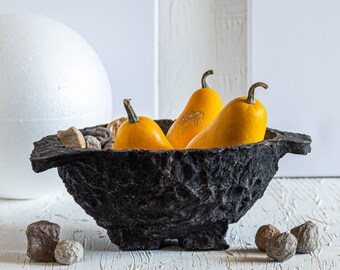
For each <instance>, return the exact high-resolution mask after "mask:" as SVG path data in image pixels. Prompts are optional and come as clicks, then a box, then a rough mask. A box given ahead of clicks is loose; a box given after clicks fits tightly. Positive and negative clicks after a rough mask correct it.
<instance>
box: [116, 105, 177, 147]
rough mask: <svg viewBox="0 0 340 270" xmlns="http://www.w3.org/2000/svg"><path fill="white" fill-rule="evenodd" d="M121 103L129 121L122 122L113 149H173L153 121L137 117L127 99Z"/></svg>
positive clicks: (144, 117)
mask: <svg viewBox="0 0 340 270" xmlns="http://www.w3.org/2000/svg"><path fill="white" fill-rule="evenodd" d="M123 103H124V107H125V109H126V112H127V114H128V119H129V121H126V122H124V123H123V124H122V125H121V126H120V128H119V129H118V132H117V135H116V141H115V143H114V146H113V149H116V150H128V149H145V150H169V149H173V147H172V146H171V144H170V143H169V141H168V139H167V138H166V137H165V135H164V133H163V131H162V130H161V128H160V127H159V126H158V125H157V123H156V122H155V121H153V120H152V119H150V118H149V117H146V116H137V115H136V113H135V112H134V110H133V108H132V106H131V104H130V100H129V99H124V102H123Z"/></svg>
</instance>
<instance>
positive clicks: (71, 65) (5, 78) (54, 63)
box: [0, 14, 112, 199]
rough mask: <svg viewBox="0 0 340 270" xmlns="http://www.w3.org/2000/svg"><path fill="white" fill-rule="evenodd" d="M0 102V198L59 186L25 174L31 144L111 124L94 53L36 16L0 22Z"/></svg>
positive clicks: (49, 177)
mask: <svg viewBox="0 0 340 270" xmlns="http://www.w3.org/2000/svg"><path fill="white" fill-rule="evenodd" d="M0 95H1V96H0V125H1V128H0V130H1V131H0V197H2V198H16V199H23V198H34V197H38V196H41V195H44V194H49V193H52V192H54V191H56V190H57V189H59V188H61V187H62V181H61V179H60V178H58V177H57V173H56V170H55V169H54V170H49V171H47V172H43V173H40V174H36V173H34V172H33V171H32V169H31V164H30V161H29V157H30V154H31V151H32V149H33V142H34V141H37V140H39V139H41V138H42V137H44V136H46V135H49V134H55V133H56V132H57V130H60V129H66V128H68V127H70V126H76V127H78V128H83V127H86V126H92V125H96V124H101V123H105V122H109V121H110V120H111V118H112V104H111V103H112V93H111V88H110V83H109V79H108V77H107V74H106V71H105V69H104V67H103V64H102V63H101V61H100V59H99V58H98V56H97V54H96V53H95V52H94V50H93V49H92V48H91V46H90V45H89V44H88V43H87V42H86V41H85V40H84V39H83V38H82V37H81V36H80V35H79V34H77V33H76V32H75V31H73V30H72V29H70V28H68V27H66V26H65V25H63V24H61V23H60V22H57V21H54V20H52V19H49V18H46V17H43V16H39V15H33V14H4V15H0Z"/></svg>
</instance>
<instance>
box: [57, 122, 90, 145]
mask: <svg viewBox="0 0 340 270" xmlns="http://www.w3.org/2000/svg"><path fill="white" fill-rule="evenodd" d="M57 136H58V139H59V140H60V142H61V143H62V144H63V145H69V146H75V147H79V148H86V142H85V139H84V136H83V134H82V133H81V132H80V131H79V129H77V128H75V127H70V128H68V129H66V130H58V132H57Z"/></svg>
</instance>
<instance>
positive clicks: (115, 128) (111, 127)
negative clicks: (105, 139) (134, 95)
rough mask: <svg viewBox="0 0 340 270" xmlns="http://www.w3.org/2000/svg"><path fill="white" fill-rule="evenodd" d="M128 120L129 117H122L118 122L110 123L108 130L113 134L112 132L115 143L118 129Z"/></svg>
mask: <svg viewBox="0 0 340 270" xmlns="http://www.w3.org/2000/svg"><path fill="white" fill-rule="evenodd" d="M126 120H128V118H127V117H120V118H118V119H116V120H113V121H112V122H110V123H109V124H108V125H107V127H106V128H108V129H109V130H110V131H111V132H112V140H113V141H115V140H116V135H117V132H118V129H119V128H120V126H121V125H122V124H123V123H124V122H125V121H126Z"/></svg>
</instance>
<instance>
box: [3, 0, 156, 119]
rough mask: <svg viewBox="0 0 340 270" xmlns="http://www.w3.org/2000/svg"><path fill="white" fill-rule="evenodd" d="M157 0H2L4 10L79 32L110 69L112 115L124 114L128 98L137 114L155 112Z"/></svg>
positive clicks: (152, 114) (154, 114) (152, 113)
mask: <svg viewBox="0 0 340 270" xmlns="http://www.w3.org/2000/svg"><path fill="white" fill-rule="evenodd" d="M156 3H157V2H156V1H155V0H143V1H140V0H124V1H119V0H99V1H84V0H71V1H70V0H58V1H56V0H1V3H0V13H9V12H16V13H17V12H29V13H36V14H40V15H45V16H47V17H50V18H53V19H56V20H58V21H60V22H62V23H64V24H65V25H67V26H69V27H71V28H72V29H74V30H75V31H77V32H78V33H80V34H81V35H82V36H83V37H84V38H85V39H86V40H87V41H88V42H89V43H90V45H91V46H92V47H93V48H94V49H95V51H96V52H97V54H98V55H99V57H100V58H101V60H102V61H103V63H104V66H105V67H106V69H107V72H108V75H109V77H110V80H111V87H112V91H113V101H112V102H113V117H114V118H116V117H119V116H121V115H125V111H124V108H123V105H122V101H123V99H124V98H127V97H128V98H132V99H133V101H132V102H133V105H134V107H135V110H136V112H138V114H145V115H150V116H152V117H154V116H156V114H157V111H156V100H155V91H156V87H157V85H156V84H157V83H156V79H155V74H156V69H157V67H156V66H157V57H156V52H157V49H156V46H157V45H156V40H157V31H156V29H155V21H156V19H157V18H156V17H155V15H156V14H157V4H156Z"/></svg>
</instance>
